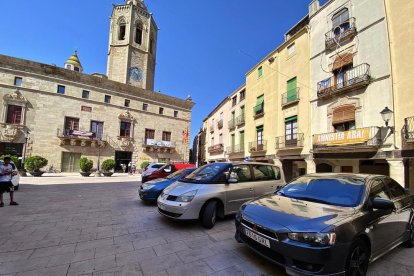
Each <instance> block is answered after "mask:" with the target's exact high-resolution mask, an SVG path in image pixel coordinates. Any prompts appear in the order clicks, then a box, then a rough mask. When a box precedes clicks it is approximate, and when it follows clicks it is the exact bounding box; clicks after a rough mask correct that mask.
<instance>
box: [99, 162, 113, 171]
mask: <svg viewBox="0 0 414 276" xmlns="http://www.w3.org/2000/svg"><path fill="white" fill-rule="evenodd" d="M115 165H116V162H115V160H113V159H107V160H105V161H103V162H102V166H101V168H102V170H103V171H104V172H109V171H112V170H113V169H114V168H115Z"/></svg>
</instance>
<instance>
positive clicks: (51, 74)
mask: <svg viewBox="0 0 414 276" xmlns="http://www.w3.org/2000/svg"><path fill="white" fill-rule="evenodd" d="M118 7H119V6H114V13H113V16H114V14H116V13H117V12H118ZM121 7H122V9H121V10H122V11H125V10H126V9H128V10H134V11H135V13H136V12H137V11H140V16H141V17H142V16H143V17H145V16H146V15H147V14H146V13H144V12H141V11H142V9H144V7H145V5H144V3H143V2H141V1H126V4H125V5H121ZM141 17H140V18H141ZM147 19H148V21H144V20H143V19H142V21H143V22H142V23H143V24H144V25H145V24H149V22H151V24H152V25H153V26H155V23H154V22H153V19H152V17H150V18H147ZM128 20H129V22H131V21H130V20H131V19H128ZM134 22H136V21H134ZM149 28H150V29H149V31H150V32H151V28H155V30H156V27H149ZM155 30H154V38H156V36H155V34H156V31H155ZM110 36H111V37H112V36H113V33H112V32H111V35H110ZM143 37H144V34H143ZM147 37H148V38H149V37H150V36H147ZM147 40H148V39H147V38H143V40H142V41H147ZM155 41H156V40H154V42H153V43H155ZM143 44H144V43H143ZM111 47H112V45H110V48H111ZM122 47H123V46H120V47H119V48H122ZM153 47H154V49H155V44H154V45H153ZM115 48H118V47H115ZM126 48H128V49H129V50H131V47H126ZM109 56H110V59H111V57H113V60H117V59H118V60H124V61H125V62H126V63H127V64H126V65H122V64H121V63H119V62H118V63H117V62H113V63H109V64H108V72H110V71H112V72H115V71H117V69H118V68H119V71H120V72H123V71H126V72H128V71H131V70H129V68H131V66H133V67H134V66H138V65H137V63H136V61H135V57H138V56H140V57H139V58H141V59H142V60H146V59H148V53H146V51H143V52H139V55H137V56H135V57H134V56H133V55H130V54H129V53H127V54H125V55H123V56H113V53H112V54H111V51H110V53H109ZM149 59H154V60H153V61H151V62H154V64H155V50H154V55H152V56H151V57H149ZM124 61H122V62H124ZM145 66H146V65H145ZM145 66H143V67H140V68H141V69H142V68H145V69H143V70H146V72H148V71H150V74H145V76H146V77H144V78H142V79H140V78H137V77H136V76H135V77H133V78H135V79H134V81H135V82H136V83H131V80H130V78H131V76H133V73H134V72H132V74H129V73H128V78H125V79H120V78H117V77H115V76H114V75H111V78H112V79H113V80H111V79H108V78H107V76H105V75H102V74H93V75H87V74H83V73H82V69H83V68H82V65H81V63H80V61H79V58H78V56H77V54H76V53H75V54H74V55H73V56H71V57H70V58H69V59H68V61H67V62H66V63H65V66H64V68H59V67H57V66H54V65H46V64H42V63H37V62H33V61H28V60H22V59H18V58H14V57H8V56H2V55H0V101H1V104H0V109H1V113H0V114H1V118H0V120H1V121H0V154H15V155H18V156H29V155H40V156H43V157H45V158H47V159H48V160H49V166H53V168H54V169H56V170H60V171H69V172H70V171H79V159H80V157H81V156H82V157H88V158H90V159H92V160H93V161H94V166H95V167H98V164H100V163H101V162H102V161H103V160H105V159H110V158H112V159H115V160H116V162H117V169H118V170H119V169H120V168H121V164H123V163H124V164H128V163H129V162H130V161H132V162H133V163H135V164H136V165H137V167H139V165H140V164H141V163H142V162H144V161H157V162H168V161H177V162H183V161H185V162H188V158H189V148H188V138H189V133H190V122H191V109H192V107H193V105H194V103H193V102H192V101H191V98H189V99H187V100H184V99H178V98H175V97H171V96H167V95H164V94H161V93H157V92H154V91H151V90H148V89H145V88H148V87H149V88H151V87H152V86H153V72H154V68H153V67H152V68H151V66H149V65H148V67H145ZM148 68H151V69H148ZM124 69H125V70H124ZM135 73H136V72H135ZM115 80H116V81H115ZM151 83H152V84H151Z"/></svg>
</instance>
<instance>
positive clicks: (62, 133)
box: [56, 128, 102, 139]
mask: <svg viewBox="0 0 414 276" xmlns="http://www.w3.org/2000/svg"><path fill="white" fill-rule="evenodd" d="M56 136H57V137H65V138H81V139H98V138H97V137H96V133H95V132H92V131H83V130H72V129H65V130H61V129H59V128H58V129H57V130H56ZM101 138H102V137H101Z"/></svg>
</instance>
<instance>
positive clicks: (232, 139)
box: [230, 134, 236, 149]
mask: <svg viewBox="0 0 414 276" xmlns="http://www.w3.org/2000/svg"><path fill="white" fill-rule="evenodd" d="M235 143H236V135H234V134H232V135H231V138H230V146H231V147H232V148H233V149H234V146H235Z"/></svg>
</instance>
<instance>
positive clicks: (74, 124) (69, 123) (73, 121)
mask: <svg viewBox="0 0 414 276" xmlns="http://www.w3.org/2000/svg"><path fill="white" fill-rule="evenodd" d="M74 130H79V118H72V117H66V118H65V134H66V135H71V134H72V131H74Z"/></svg>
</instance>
